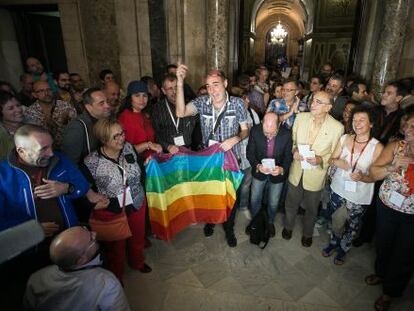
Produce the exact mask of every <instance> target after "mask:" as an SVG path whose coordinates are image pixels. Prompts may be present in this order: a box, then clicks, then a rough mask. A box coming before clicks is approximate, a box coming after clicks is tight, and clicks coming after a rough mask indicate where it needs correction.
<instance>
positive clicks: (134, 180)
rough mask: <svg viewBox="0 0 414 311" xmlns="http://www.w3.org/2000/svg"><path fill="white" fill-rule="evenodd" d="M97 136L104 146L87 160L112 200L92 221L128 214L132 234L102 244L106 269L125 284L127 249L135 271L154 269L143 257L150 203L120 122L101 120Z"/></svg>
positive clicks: (93, 176) (101, 188)
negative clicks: (147, 206)
mask: <svg viewBox="0 0 414 311" xmlns="http://www.w3.org/2000/svg"><path fill="white" fill-rule="evenodd" d="M94 133H95V136H96V137H97V138H98V139H99V140H100V141H101V143H102V144H103V146H102V147H101V148H99V149H98V150H97V151H94V152H92V153H91V154H90V155H89V156H88V157H86V158H85V165H86V167H87V168H88V171H89V175H90V178H91V179H92V180H93V183H94V185H95V186H96V189H97V191H98V192H99V193H101V194H104V195H106V196H107V197H108V199H109V200H108V201H107V202H104V203H98V204H97V207H95V210H94V211H93V212H92V215H91V218H92V219H95V220H99V221H100V222H101V223H104V222H105V221H111V220H114V219H116V218H117V217H119V214H120V213H123V212H125V213H126V215H127V219H128V225H129V229H130V231H131V234H132V235H131V237H129V238H126V239H120V240H115V241H103V243H102V246H103V250H104V255H105V258H106V267H107V268H108V269H109V270H110V271H112V272H113V273H114V274H115V276H116V277H117V278H118V279H119V280H120V281H121V283H122V275H123V272H124V262H125V258H126V248H128V252H127V253H128V263H129V265H130V267H131V268H133V269H137V270H139V271H141V272H143V273H147V272H151V270H152V269H151V268H150V267H149V266H148V265H146V264H145V262H144V255H143V250H144V245H145V209H146V201H145V192H144V189H143V187H142V185H141V181H140V175H141V169H140V167H139V165H138V157H137V155H136V152H135V150H134V148H133V147H132V145H131V144H129V143H126V142H125V132H124V130H123V128H122V126H121V124H119V123H118V122H117V121H116V120H106V119H103V120H99V121H98V122H97V123H96V124H95V126H94ZM98 237H99V232H98Z"/></svg>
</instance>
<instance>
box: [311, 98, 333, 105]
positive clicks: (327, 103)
mask: <svg viewBox="0 0 414 311" xmlns="http://www.w3.org/2000/svg"><path fill="white" fill-rule="evenodd" d="M312 104H318V105H331V103H330V102H323V101H320V100H319V99H317V98H314V99H312Z"/></svg>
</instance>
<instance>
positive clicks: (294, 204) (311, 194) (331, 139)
mask: <svg viewBox="0 0 414 311" xmlns="http://www.w3.org/2000/svg"><path fill="white" fill-rule="evenodd" d="M332 105H333V97H332V96H331V95H330V94H328V93H327V92H323V91H320V92H317V93H315V95H314V96H313V98H312V103H311V108H310V110H311V112H304V113H299V114H298V115H297V116H296V120H295V123H294V125H293V129H292V139H293V148H292V150H293V159H294V161H293V162H292V165H291V167H290V173H289V183H288V192H287V196H286V203H285V209H286V214H285V216H286V217H285V224H284V226H285V228H284V229H283V231H282V237H283V238H284V239H286V240H289V239H290V238H291V237H292V231H293V227H294V225H295V219H296V214H297V211H298V208H299V206H302V207H303V208H304V209H305V215H304V217H303V234H302V246H304V247H310V246H311V245H312V235H313V227H314V225H315V221H316V216H317V214H318V206H319V202H320V200H321V194H322V189H323V187H324V185H325V178H326V173H327V170H328V167H329V163H328V162H329V159H330V158H331V155H332V153H333V152H334V150H335V148H336V145H337V143H338V141H339V139H340V137H341V136H342V134H343V132H344V127H343V125H342V124H341V123H340V122H338V121H336V120H335V119H334V118H333V117H332V116H331V115H329V112H330V111H331V109H332Z"/></svg>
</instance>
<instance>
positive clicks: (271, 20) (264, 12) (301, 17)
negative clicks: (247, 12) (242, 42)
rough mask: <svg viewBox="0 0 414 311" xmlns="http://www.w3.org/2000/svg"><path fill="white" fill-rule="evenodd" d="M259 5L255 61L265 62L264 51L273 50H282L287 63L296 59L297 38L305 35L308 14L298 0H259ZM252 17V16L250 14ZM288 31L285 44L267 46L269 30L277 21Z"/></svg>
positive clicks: (256, 21) (256, 23) (256, 20)
mask: <svg viewBox="0 0 414 311" xmlns="http://www.w3.org/2000/svg"><path fill="white" fill-rule="evenodd" d="M260 2H261V5H260V7H259V8H258V10H257V13H256V19H255V33H256V40H255V41H256V42H255V55H254V56H255V62H256V63H257V64H260V63H265V62H266V60H267V59H266V53H267V54H269V53H268V52H269V51H273V50H278V51H281V50H284V54H285V55H284V56H285V57H286V59H287V60H288V62H289V63H293V62H295V61H296V59H297V55H298V52H299V44H298V42H299V40H301V39H303V37H304V35H305V26H306V24H307V20H308V15H307V13H306V10H305V8H304V6H303V3H302V1H300V0H285V1H277V0H264V1H260ZM252 17H253V16H252ZM279 21H280V22H281V23H282V25H283V26H284V27H285V29H286V30H287V32H288V37H287V38H286V40H285V46H284V47H279V46H276V47H274V46H269V44H268V42H269V41H268V36H269V32H271V31H272V29H273V28H274V27H275V26H276V25H277V23H278V22H279Z"/></svg>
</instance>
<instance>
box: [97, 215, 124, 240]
mask: <svg viewBox="0 0 414 311" xmlns="http://www.w3.org/2000/svg"><path fill="white" fill-rule="evenodd" d="M89 225H90V226H91V229H92V231H95V232H96V239H97V240H100V241H117V240H124V239H127V238H129V237H131V236H132V233H131V230H130V229H129V225H128V219H127V216H126V214H125V212H124V211H123V212H122V213H121V214H120V215H117V217H116V218H113V219H111V220H100V219H97V218H94V217H93V216H91V218H89Z"/></svg>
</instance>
